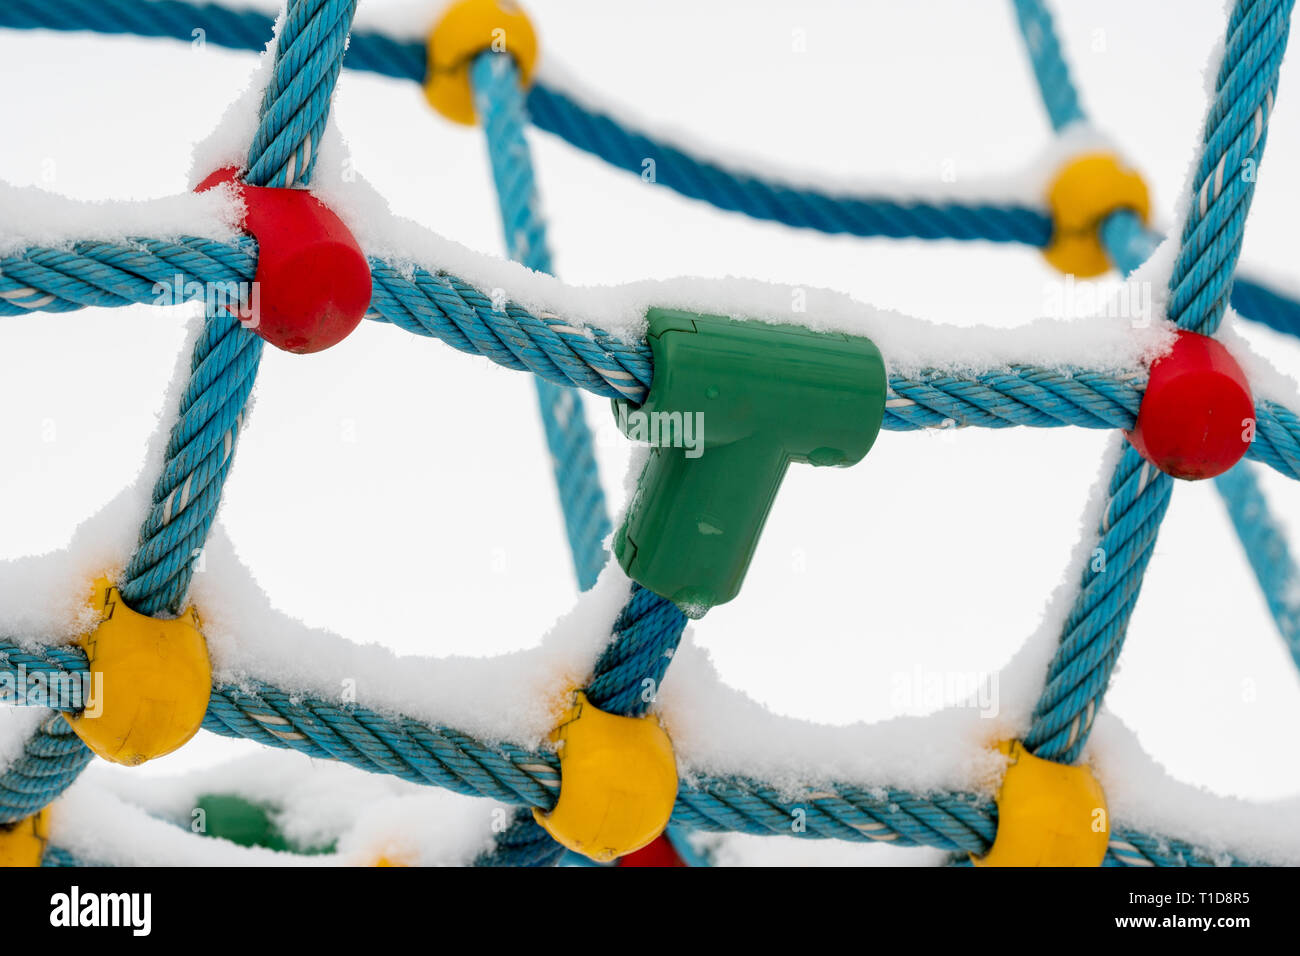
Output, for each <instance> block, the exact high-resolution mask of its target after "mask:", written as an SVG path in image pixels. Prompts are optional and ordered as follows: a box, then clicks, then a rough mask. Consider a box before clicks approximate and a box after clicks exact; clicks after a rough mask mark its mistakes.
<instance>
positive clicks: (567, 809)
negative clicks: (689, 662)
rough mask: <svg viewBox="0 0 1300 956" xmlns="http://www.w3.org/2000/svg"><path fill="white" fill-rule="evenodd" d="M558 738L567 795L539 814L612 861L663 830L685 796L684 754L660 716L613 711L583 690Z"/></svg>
mask: <svg viewBox="0 0 1300 956" xmlns="http://www.w3.org/2000/svg"><path fill="white" fill-rule="evenodd" d="M551 739H552V740H554V741H556V742H557V743H558V744H559V752H560V798H559V800H558V801H557V802H556V804H555V809H554V810H552V811H551V812H550V813H547V814H544V813H542V812H540V811H539V810H537V809H536V808H534V809H533V817H534V818H535V819H536V820H537V822H538V823H539V824H540V825H541V826H542V828H543V829H544V830H546V832H547V833H549V834H550V835H551V836H552V837H554V838H555V840H556V842H558V843H560V844H563V845H564V846H566V847H568V848H569V849H570V850H573V851H574V852H575V853H581V854H583V855H584V856H589V857H591V859H593V860H596V861H597V862H599V863H605V862H608V861H609V860H613V859H615V858H616V857H620V856H623V855H624V854H627V853H631V852H632V851H633V850H639V849H641V847H643V846H645V845H646V844H647V843H650V842H651V841H652V840H654V838H655V837H657V836H658V835H659V834H660V833H662V832H663V830H664V827H666V826H667V825H668V818H669V817H670V816H672V812H673V804H674V803H676V802H677V761H676V760H675V759H674V757H673V745H672V741H670V740H669V739H668V734H667V733H666V732H665V731H664V729H663V728H662V727H661V726H659V722H658V721H657V720H656V719H655V718H653V717H618V716H615V715H614V714H607V713H605V712H604V711H602V710H598V709H597V708H596V707H594V706H592V704H591V703H590V702H589V701H588V700H587V696H586V695H585V694H583V693H582V692H581V691H576V692H575V694H574V705H573V708H572V709H571V710H570V711H569V712H568V713H567V714H566V715H565V717H564V720H563V721H562V722H561V723H560V725H559V727H557V728H556V730H555V732H554V733H552V734H551Z"/></svg>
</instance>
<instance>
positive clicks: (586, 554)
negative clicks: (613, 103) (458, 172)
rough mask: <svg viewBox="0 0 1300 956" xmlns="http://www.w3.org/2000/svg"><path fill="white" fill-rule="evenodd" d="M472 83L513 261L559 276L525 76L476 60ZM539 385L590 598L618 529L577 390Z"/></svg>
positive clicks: (572, 544)
mask: <svg viewBox="0 0 1300 956" xmlns="http://www.w3.org/2000/svg"><path fill="white" fill-rule="evenodd" d="M470 80H471V82H472V84H473V87H474V101H475V109H476V111H477V113H478V115H479V116H480V117H482V122H483V130H484V132H485V133H486V134H487V144H488V156H489V157H490V158H491V161H492V175H493V178H494V180H495V181H496V190H497V199H498V201H499V204H500V207H501V221H502V227H503V229H504V231H505V236H506V246H507V247H508V249H509V251H510V258H512V259H514V260H515V261H516V262H521V263H523V264H524V265H526V266H527V267H528V268H530V269H533V270H534V271H536V272H546V273H552V274H553V273H554V272H555V269H554V266H553V264H552V262H551V251H550V248H549V246H548V244H547V241H546V223H545V221H544V220H543V218H542V215H541V211H540V205H541V204H540V200H539V198H538V195H537V184H536V180H535V178H534V176H533V162H532V155H531V153H530V151H529V149H528V141H527V140H526V139H525V138H524V129H525V127H526V126H527V123H528V116H527V113H526V112H525V111H524V97H523V93H522V89H521V84H520V79H519V71H518V69H517V68H516V66H515V62H514V60H513V59H512V58H511V57H510V56H508V55H504V54H494V53H486V54H483V55H482V56H480V57H479V58H478V60H476V61H475V63H474V66H473V68H472V69H471V71H470ZM534 381H535V383H536V385H537V398H538V404H539V407H540V409H541V413H542V424H543V426H544V428H545V430H546V444H547V447H548V448H549V449H550V452H551V463H552V467H553V469H554V472H555V485H556V488H557V489H558V490H559V494H560V506H561V510H562V512H563V514H564V524H565V528H566V530H567V532H568V537H569V550H570V552H571V554H572V556H573V564H574V571H575V573H576V574H577V577H578V588H579V589H580V590H583V591H586V590H588V589H589V588H590V587H591V586H592V585H593V584H595V583H596V578H597V577H598V576H599V575H600V569H601V568H603V567H604V566H605V560H606V558H607V557H608V555H607V553H606V551H605V547H604V542H605V538H606V537H607V536H608V535H609V533H610V531H611V530H612V526H611V524H610V520H609V512H608V509H607V508H606V505H605V493H604V491H603V490H602V489H601V486H600V472H599V471H598V470H597V468H596V453H595V445H594V443H593V441H592V437H591V429H590V428H588V427H587V419H586V415H585V413H584V412H583V408H582V401H581V399H580V398H579V396H578V394H577V393H576V392H575V391H574V389H573V388H572V387H568V386H559V385H554V384H552V383H551V382H548V381H546V380H545V379H542V378H535V379H534Z"/></svg>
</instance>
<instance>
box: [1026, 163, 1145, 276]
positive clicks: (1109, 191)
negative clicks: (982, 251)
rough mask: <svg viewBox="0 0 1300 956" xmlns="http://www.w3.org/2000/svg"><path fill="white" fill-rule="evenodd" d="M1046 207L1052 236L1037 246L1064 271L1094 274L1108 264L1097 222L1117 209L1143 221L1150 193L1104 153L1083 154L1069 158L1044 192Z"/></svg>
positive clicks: (1129, 171)
mask: <svg viewBox="0 0 1300 956" xmlns="http://www.w3.org/2000/svg"><path fill="white" fill-rule="evenodd" d="M1047 205H1048V207H1049V208H1050V209H1051V211H1052V241H1051V242H1050V243H1049V244H1048V246H1047V248H1045V249H1044V250H1043V255H1044V256H1046V257H1047V261H1048V262H1050V263H1051V264H1052V265H1054V266H1055V267H1056V268H1057V269H1059V270H1060V271H1061V272H1063V273H1065V274H1066V275H1074V276H1078V277H1079V278H1088V277H1089V276H1099V275H1102V274H1103V273H1105V272H1107V271H1108V270H1109V269H1110V257H1109V256H1107V255H1106V250H1105V248H1103V247H1102V244H1101V232H1100V229H1101V224H1102V222H1103V221H1105V219H1106V217H1107V216H1109V215H1110V214H1111V213H1113V212H1117V211H1119V210H1121V209H1129V210H1131V211H1132V212H1134V213H1135V214H1136V215H1137V217H1138V218H1139V219H1141V220H1142V221H1143V222H1144V223H1145V222H1146V221H1147V218H1148V216H1149V215H1150V212H1151V197H1150V195H1149V194H1148V192H1147V185H1146V183H1145V182H1143V180H1142V177H1141V176H1139V175H1138V174H1137V173H1135V172H1133V171H1132V170H1130V169H1126V168H1124V167H1123V166H1121V165H1120V162H1119V159H1118V158H1117V157H1115V156H1113V155H1111V154H1110V153H1087V154H1085V155H1082V156H1076V157H1075V158H1074V159H1072V160H1070V162H1068V163H1067V164H1066V165H1065V166H1064V168H1062V169H1061V171H1060V172H1059V173H1057V175H1056V179H1054V180H1053V181H1052V185H1051V186H1050V187H1049V189H1048V191H1047Z"/></svg>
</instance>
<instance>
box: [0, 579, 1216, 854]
mask: <svg viewBox="0 0 1300 956" xmlns="http://www.w3.org/2000/svg"><path fill="white" fill-rule="evenodd" d="M640 600H641V601H645V602H648V601H649V598H646V597H642V598H640ZM19 663H22V664H24V666H26V667H27V668H28V669H29V670H32V671H35V670H43V671H45V672H48V673H62V674H68V675H72V676H80V675H84V674H85V673H86V672H87V671H88V666H87V664H86V659H85V655H84V654H83V653H82V652H81V651H80V650H79V649H78V648H68V647H49V648H40V649H36V650H31V649H23V648H20V647H18V646H17V645H16V644H14V643H13V642H12V641H6V640H0V673H9V674H15V675H16V673H17V668H18V664H19ZM203 726H204V728H205V729H207V730H210V731H212V732H213V733H217V734H221V735H223V736H227V737H245V738H247V739H250V740H254V741H256V742H258V743H261V744H265V745H266V746H270V747H276V748H280V749H291V750H296V751H298V752H300V753H304V754H307V755H308V756H311V757H317V758H323V759H330V760H338V761H341V762H343V763H347V764H349V765H351V766H354V767H358V768H360V769H362V770H366V771H370V772H372V773H389V774H394V775H396V776H398V777H400V778H402V779H404V780H409V781H411V782H413V783H419V784H427V785H433V786H440V787H445V788H447V789H450V790H453V791H455V792H457V793H462V794H467V795H471V796H474V795H476V796H483V797H489V798H491V799H494V800H499V801H502V802H505V803H511V804H516V805H520V806H523V807H525V808H527V807H538V808H540V809H542V810H543V811H548V810H550V809H551V808H552V807H553V806H554V804H555V799H556V795H557V794H558V792H559V786H560V777H559V761H558V758H557V757H556V756H555V754H554V753H551V752H549V751H528V750H524V749H522V748H520V747H517V746H515V745H512V744H507V743H491V742H485V741H480V740H477V739H475V738H473V737H470V736H468V735H466V734H463V733H460V732H459V731H456V730H452V729H449V728H444V727H433V726H428V725H426V724H423V723H421V722H419V721H416V720H413V719H411V718H409V717H403V716H400V715H386V714H380V713H378V712H375V711H372V710H369V709H367V708H364V707H361V706H358V705H355V704H343V703H334V702H332V701H327V700H323V699H320V698H317V697H312V696H310V695H304V694H299V693H289V692H286V691H283V690H281V689H279V688H276V687H273V686H271V685H269V684H265V683H262V682H257V681H249V682H247V683H244V684H242V685H233V684H220V685H217V686H215V687H213V692H212V699H211V702H210V703H209V706H208V713H207V716H206V717H205V719H204V723H203ZM672 822H673V824H674V825H677V826H685V827H694V828H697V829H705V830H713V831H736V832H741V833H751V834H757V835H787V836H800V837H804V838H810V839H847V840H853V841H855V842H887V843H893V844H895V845H898V846H936V847H939V848H941V849H946V850H953V851H961V852H966V853H975V854H977V855H979V854H983V853H984V852H986V851H987V850H988V848H989V846H991V845H992V841H993V837H994V835H995V834H996V832H997V807H996V805H994V804H993V803H992V802H991V801H989V800H987V799H986V798H983V797H980V796H978V795H976V794H972V793H962V792H955V793H942V792H941V793H931V794H916V793H910V792H907V791H902V790H896V789H892V788H863V787H858V786H853V785H841V784H828V785H825V786H820V785H819V786H818V787H817V788H816V789H809V790H808V791H807V792H806V793H805V794H804V795H803V796H802V797H799V798H791V797H789V796H788V790H782V791H778V790H777V789H776V788H775V787H773V786H771V785H769V784H767V783H765V782H763V781H760V780H754V779H751V778H747V777H717V776H699V777H691V778H689V781H688V782H683V784H682V786H681V788H680V790H679V792H678V799H677V805H676V807H675V808H674V810H673V817H672ZM1117 847H1119V848H1121V849H1123V852H1124V853H1125V854H1127V858H1124V859H1120V858H1119V857H1118V855H1117V854H1116V849H1117ZM1111 850H1112V857H1115V859H1113V860H1112V864H1115V863H1123V864H1125V865H1149V864H1150V863H1152V862H1156V863H1158V865H1193V864H1194V863H1196V862H1197V861H1203V860H1208V859H1214V858H1213V857H1211V856H1210V855H1209V854H1207V853H1205V852H1203V851H1200V850H1197V849H1196V848H1194V847H1193V846H1192V845H1191V844H1188V843H1183V842H1180V841H1176V840H1168V839H1166V838H1162V837H1159V836H1151V835H1143V834H1136V833H1133V832H1131V831H1128V830H1124V829H1122V828H1119V827H1117V828H1116V830H1115V835H1114V837H1113V838H1112V843H1111ZM1216 862H1217V861H1216Z"/></svg>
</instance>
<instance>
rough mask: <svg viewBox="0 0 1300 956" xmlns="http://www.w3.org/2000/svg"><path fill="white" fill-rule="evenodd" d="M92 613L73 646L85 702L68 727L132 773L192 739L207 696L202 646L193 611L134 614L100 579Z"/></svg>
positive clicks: (209, 667)
mask: <svg viewBox="0 0 1300 956" xmlns="http://www.w3.org/2000/svg"><path fill="white" fill-rule="evenodd" d="M95 608H96V609H97V610H98V611H99V612H100V621H99V625H98V626H97V627H96V628H95V629H94V630H93V631H91V632H90V633H88V634H83V635H82V636H81V637H80V638H78V639H77V643H78V644H80V645H81V647H82V649H83V650H84V651H85V652H86V657H87V658H88V659H89V661H90V673H91V679H92V683H91V695H90V700H88V701H87V704H86V707H85V709H84V710H82V711H81V712H80V713H78V714H76V715H69V716H68V723H69V724H71V725H72V729H73V730H75V731H76V732H77V736H78V737H80V738H81V739H82V740H83V741H84V742H85V744H86V746H87V747H89V748H90V749H91V750H93V751H94V752H95V753H97V754H99V756H101V757H103V758H104V759H105V760H111V761H113V763H120V764H126V765H127V766H129V767H134V766H136V765H137V764H142V763H144V762H145V761H146V760H152V759H153V758H154V757H161V756H162V755H163V754H169V753H171V752H172V751H173V750H175V749H177V748H178V747H180V746H181V745H182V744H184V743H185V742H186V741H187V740H189V739H190V738H191V737H193V736H194V735H195V734H196V733H197V732H198V729H199V725H200V724H202V723H203V715H204V713H205V712H206V711H207V709H208V698H209V696H211V694H212V665H211V663H210V662H209V660H208V646H207V644H206V643H205V642H204V640H203V634H202V633H201V632H200V630H199V618H198V615H197V614H196V613H195V612H194V609H193V608H188V609H186V611H185V612H184V613H183V614H181V616H180V617H178V618H176V619H175V620H171V621H164V620H159V619H158V618H152V617H147V616H145V615H144V614H137V613H136V612H135V611H132V610H131V609H130V608H129V607H127V606H126V603H125V602H124V601H123V600H122V595H121V593H120V592H119V591H118V590H117V588H116V587H114V586H113V585H112V584H110V583H109V582H108V581H107V580H106V579H104V578H101V579H100V580H98V581H96V582H95Z"/></svg>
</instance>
